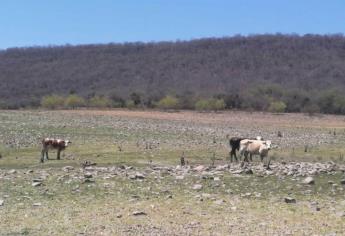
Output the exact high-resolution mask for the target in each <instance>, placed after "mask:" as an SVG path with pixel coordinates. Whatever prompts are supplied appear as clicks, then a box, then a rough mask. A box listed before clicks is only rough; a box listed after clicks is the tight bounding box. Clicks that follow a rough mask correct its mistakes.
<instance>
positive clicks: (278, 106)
mask: <svg viewBox="0 0 345 236" xmlns="http://www.w3.org/2000/svg"><path fill="white" fill-rule="evenodd" d="M285 109H286V104H285V103H284V102H282V101H272V102H271V103H270V106H269V107H268V111H270V112H275V113H282V112H285Z"/></svg>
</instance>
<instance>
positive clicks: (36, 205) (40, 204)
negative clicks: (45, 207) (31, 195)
mask: <svg viewBox="0 0 345 236" xmlns="http://www.w3.org/2000/svg"><path fill="white" fill-rule="evenodd" d="M32 205H33V206H34V207H38V206H42V203H40V202H36V203H34V204H32Z"/></svg>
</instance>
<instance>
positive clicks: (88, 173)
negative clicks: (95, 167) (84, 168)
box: [84, 172, 92, 179]
mask: <svg viewBox="0 0 345 236" xmlns="http://www.w3.org/2000/svg"><path fill="white" fill-rule="evenodd" d="M84 178H86V179H91V178H92V174H91V173H90V172H86V173H85V174H84Z"/></svg>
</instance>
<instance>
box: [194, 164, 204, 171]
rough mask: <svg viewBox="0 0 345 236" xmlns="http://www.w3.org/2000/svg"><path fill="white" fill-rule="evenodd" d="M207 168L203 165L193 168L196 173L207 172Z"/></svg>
mask: <svg viewBox="0 0 345 236" xmlns="http://www.w3.org/2000/svg"><path fill="white" fill-rule="evenodd" d="M205 169H206V168H205V166H203V165H199V166H196V167H194V168H193V170H195V171H203V170H205Z"/></svg>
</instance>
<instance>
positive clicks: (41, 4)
mask: <svg viewBox="0 0 345 236" xmlns="http://www.w3.org/2000/svg"><path fill="white" fill-rule="evenodd" d="M264 33H297V34H306V33H312V34H334V33H342V34H344V33H345V0H328V1H326V0H237V1H232V0H122V1H119V0H54V1H53V0H0V48H1V49H4V48H8V47H23V46H36V45H39V46H46V45H63V44H67V43H68V44H73V45H74V44H93V43H109V42H133V41H144V42H149V41H162V40H164V41H167V40H169V41H170V40H178V39H180V40H189V39H196V38H202V37H222V36H232V35H235V34H242V35H248V34H264Z"/></svg>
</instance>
